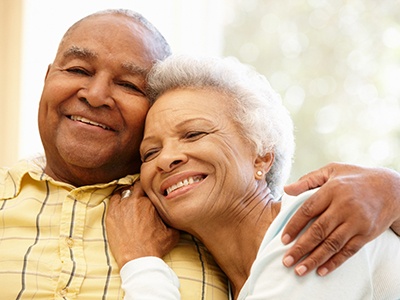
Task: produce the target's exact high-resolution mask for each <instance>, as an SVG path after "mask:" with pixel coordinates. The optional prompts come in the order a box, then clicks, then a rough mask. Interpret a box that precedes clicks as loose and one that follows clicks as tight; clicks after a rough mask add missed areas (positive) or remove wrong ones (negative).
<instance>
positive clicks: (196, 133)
mask: <svg viewBox="0 0 400 300" xmlns="http://www.w3.org/2000/svg"><path fill="white" fill-rule="evenodd" d="M205 135H207V133H206V132H203V131H191V132H188V133H186V135H185V138H186V139H199V138H201V137H203V136H205Z"/></svg>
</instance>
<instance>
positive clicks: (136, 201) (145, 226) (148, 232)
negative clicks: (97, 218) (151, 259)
mask: <svg viewBox="0 0 400 300" xmlns="http://www.w3.org/2000/svg"><path fill="white" fill-rule="evenodd" d="M130 190H131V191H132V195H131V196H130V197H127V198H124V199H122V200H121V195H120V193H117V194H115V195H114V196H113V197H111V199H110V203H109V207H108V213H107V219H106V221H107V233H108V235H107V236H108V241H109V243H110V245H118V247H119V248H118V251H112V252H113V255H114V258H115V261H116V262H117V264H118V266H119V268H122V267H123V266H124V265H125V264H126V263H127V262H128V261H130V260H133V259H136V258H140V257H144V256H156V257H163V256H164V255H165V254H167V253H168V252H170V251H171V250H172V248H173V247H174V246H175V245H176V243H177V242H178V240H179V231H178V230H176V229H173V228H171V227H169V226H167V225H165V223H164V222H163V221H162V220H161V218H160V216H159V215H158V213H157V210H156V209H155V207H154V205H153V204H152V203H151V202H150V200H149V198H147V197H146V195H145V193H144V192H143V190H142V188H141V185H140V182H136V183H135V184H134V185H133V187H131V188H130ZM121 213H123V214H124V216H125V217H121V215H120V214H121ZM132 228H135V230H132ZM115 232H118V234H114V233H115ZM143 237H145V239H143ZM138 240H140V241H141V242H140V243H138V242H137V241H138ZM154 244H157V245H159V247H154V246H153V245H154ZM114 249H115V248H113V247H112V248H111V250H114Z"/></svg>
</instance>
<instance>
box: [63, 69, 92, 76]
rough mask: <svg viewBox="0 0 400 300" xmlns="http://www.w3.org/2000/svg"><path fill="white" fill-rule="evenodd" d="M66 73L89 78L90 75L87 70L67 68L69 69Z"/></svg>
mask: <svg viewBox="0 0 400 300" xmlns="http://www.w3.org/2000/svg"><path fill="white" fill-rule="evenodd" d="M67 72H68V73H75V74H80V75H88V76H90V73H89V72H88V71H87V70H85V69H82V68H69V69H67Z"/></svg>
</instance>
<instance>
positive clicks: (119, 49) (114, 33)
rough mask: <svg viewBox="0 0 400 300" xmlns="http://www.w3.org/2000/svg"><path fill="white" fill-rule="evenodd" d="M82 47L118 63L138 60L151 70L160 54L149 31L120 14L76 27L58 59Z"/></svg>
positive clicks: (68, 35)
mask: <svg viewBox="0 0 400 300" xmlns="http://www.w3.org/2000/svg"><path fill="white" fill-rule="evenodd" d="M79 48H81V49H85V50H84V51H86V52H88V51H91V52H93V53H94V52H99V53H103V54H105V55H109V56H110V57H113V58H114V60H118V59H119V58H120V59H121V60H126V61H129V60H131V61H136V64H138V66H140V67H141V68H143V69H146V70H147V71H148V69H149V68H150V67H151V66H152V65H153V63H154V61H155V60H156V59H157V57H158V55H159V52H160V47H159V45H158V41H157V40H156V39H155V38H154V35H153V34H152V32H151V31H150V30H149V29H147V28H146V27H145V26H144V25H142V24H141V23H140V22H139V21H137V20H135V19H133V18H130V17H128V16H124V15H118V14H107V15H95V16H90V17H88V18H86V19H83V20H81V21H79V22H78V23H76V24H75V25H73V26H72V27H71V29H70V30H69V31H68V32H67V33H66V34H65V36H64V38H63V40H62V41H61V43H60V46H59V48H58V53H57V57H58V58H59V59H60V58H61V57H63V56H64V55H65V52H68V51H70V49H79ZM82 51H83V50H82ZM85 54H86V53H85ZM147 71H146V73H147Z"/></svg>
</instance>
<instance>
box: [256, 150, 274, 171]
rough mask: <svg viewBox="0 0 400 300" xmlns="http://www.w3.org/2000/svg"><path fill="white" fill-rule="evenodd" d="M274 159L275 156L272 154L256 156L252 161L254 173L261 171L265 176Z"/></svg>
mask: <svg viewBox="0 0 400 300" xmlns="http://www.w3.org/2000/svg"><path fill="white" fill-rule="evenodd" d="M274 159H275V156H274V153H273V152H268V153H267V154H265V155H264V156H257V158H256V159H255V161H254V169H255V172H256V173H257V172H258V171H261V172H262V173H263V174H267V173H268V172H269V170H270V169H271V167H272V164H273V163H274Z"/></svg>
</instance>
